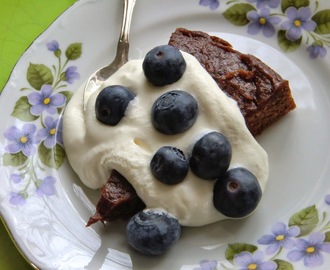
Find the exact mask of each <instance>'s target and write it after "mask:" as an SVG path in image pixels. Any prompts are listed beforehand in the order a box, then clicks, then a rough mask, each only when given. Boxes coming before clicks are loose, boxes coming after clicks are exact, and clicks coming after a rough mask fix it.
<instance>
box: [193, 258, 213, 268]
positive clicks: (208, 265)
mask: <svg viewBox="0 0 330 270" xmlns="http://www.w3.org/2000/svg"><path fill="white" fill-rule="evenodd" d="M217 265H218V262H217V261H215V260H212V261H208V260H203V261H201V262H200V263H199V266H200V267H197V268H194V270H215V269H217Z"/></svg>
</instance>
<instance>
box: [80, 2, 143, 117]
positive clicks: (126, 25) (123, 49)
mask: <svg viewBox="0 0 330 270" xmlns="http://www.w3.org/2000/svg"><path fill="white" fill-rule="evenodd" d="M135 1H136V0H123V4H124V9H123V20H122V25H121V30H120V35H119V40H118V44H117V53H116V56H115V59H114V60H113V61H112V63H110V64H109V65H107V66H105V67H103V68H100V69H98V70H96V71H95V72H94V73H93V74H92V75H91V76H90V77H89V79H88V81H87V83H86V85H85V88H84V93H83V106H84V111H86V102H87V99H88V97H89V96H90V95H91V94H92V93H93V92H95V90H96V89H97V88H98V87H99V86H100V85H101V83H102V82H104V81H105V80H106V79H108V78H109V77H110V76H111V75H112V74H113V73H115V72H116V71H117V70H118V69H119V68H120V67H121V66H122V65H124V64H125V63H126V62H127V61H128V49H129V32H130V27H131V21H132V15H133V9H134V6H135Z"/></svg>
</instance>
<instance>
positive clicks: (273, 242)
mask: <svg viewBox="0 0 330 270" xmlns="http://www.w3.org/2000/svg"><path fill="white" fill-rule="evenodd" d="M299 233H300V229H299V227H297V226H292V227H289V228H287V226H286V225H285V224H284V223H282V222H277V223H275V224H274V225H273V226H272V234H266V235H263V236H262V237H261V238H260V239H259V240H258V243H259V244H261V245H267V246H268V247H267V248H266V253H267V254H273V253H275V252H276V251H278V250H279V249H280V247H284V248H292V247H293V246H294V245H295V241H294V239H293V238H294V237H296V236H297V235H299Z"/></svg>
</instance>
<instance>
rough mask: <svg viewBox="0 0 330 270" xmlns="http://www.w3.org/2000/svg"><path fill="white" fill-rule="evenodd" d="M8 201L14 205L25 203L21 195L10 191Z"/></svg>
mask: <svg viewBox="0 0 330 270" xmlns="http://www.w3.org/2000/svg"><path fill="white" fill-rule="evenodd" d="M9 202H10V203H11V204H14V205H24V204H25V203H26V200H25V198H24V197H23V196H22V195H20V194H18V193H15V192H12V193H11V194H10V199H9Z"/></svg>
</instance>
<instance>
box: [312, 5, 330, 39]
mask: <svg viewBox="0 0 330 270" xmlns="http://www.w3.org/2000/svg"><path fill="white" fill-rule="evenodd" d="M312 20H313V21H314V22H316V28H315V33H317V34H320V35H327V34H330V9H325V10H321V11H319V12H317V13H316V14H315V15H314V16H313V17H312Z"/></svg>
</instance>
